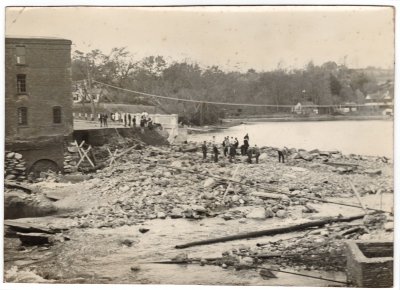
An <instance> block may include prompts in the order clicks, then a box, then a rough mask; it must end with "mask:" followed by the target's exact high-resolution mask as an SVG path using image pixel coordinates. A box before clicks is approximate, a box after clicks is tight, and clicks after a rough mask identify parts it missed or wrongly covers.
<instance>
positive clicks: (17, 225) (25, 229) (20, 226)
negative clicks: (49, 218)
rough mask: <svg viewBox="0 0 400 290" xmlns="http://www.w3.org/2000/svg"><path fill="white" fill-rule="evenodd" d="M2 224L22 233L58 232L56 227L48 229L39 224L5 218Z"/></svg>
mask: <svg viewBox="0 0 400 290" xmlns="http://www.w3.org/2000/svg"><path fill="white" fill-rule="evenodd" d="M4 225H5V226H8V227H10V228H12V229H13V230H16V231H19V232H22V233H32V232H36V233H45V234H54V233H56V232H59V231H58V230H56V229H50V228H47V227H43V226H39V225H32V224H29V223H24V222H17V221H12V220H5V221H4Z"/></svg>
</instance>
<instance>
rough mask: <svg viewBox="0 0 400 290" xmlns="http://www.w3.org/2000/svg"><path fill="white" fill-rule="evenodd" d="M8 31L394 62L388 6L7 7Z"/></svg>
mask: <svg viewBox="0 0 400 290" xmlns="http://www.w3.org/2000/svg"><path fill="white" fill-rule="evenodd" d="M6 35H18V36H55V37H62V38H66V39H70V40H72V42H73V47H72V50H80V51H83V52H88V51H90V50H92V49H100V50H101V51H103V52H104V53H109V52H110V51H111V48H113V47H127V49H128V50H129V51H130V52H131V53H132V54H134V57H135V58H137V59H141V58H142V57H145V56H150V55H162V56H164V57H166V58H167V60H169V61H181V60H190V61H193V62H198V63H199V64H200V65H201V66H204V67H205V66H211V65H217V66H219V67H220V68H221V69H223V70H226V71H232V70H239V71H247V70H248V69H250V68H253V69H255V70H257V71H268V70H272V69H275V68H277V67H278V65H279V66H281V67H284V68H289V69H292V68H302V67H304V66H305V65H306V64H307V63H308V62H309V61H313V62H314V64H317V65H320V64H322V63H324V62H327V61H335V62H337V63H338V64H343V63H345V64H346V65H347V66H349V67H352V68H364V67H367V66H375V67H381V68H393V64H394V11H393V10H392V8H389V7H365V6H364V7H360V6H358V7H355V6H346V7H345V6H342V7H337V6H336V7H335V6H328V7H322V6H320V7H316V6H314V7H312V6H308V7H305V6H303V7H300V6H297V7H294V6H291V7H290V6H269V7H265V6H264V7H243V6H242V7H157V8H155V7H147V8H145V7H142V8H140V7H56V8H54V7H53V8H50V7H31V8H28V7H27V8H24V9H23V8H22V7H15V8H7V10H6Z"/></svg>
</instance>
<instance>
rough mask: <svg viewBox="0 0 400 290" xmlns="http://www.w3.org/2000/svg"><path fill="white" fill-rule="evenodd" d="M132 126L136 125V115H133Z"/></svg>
mask: <svg viewBox="0 0 400 290" xmlns="http://www.w3.org/2000/svg"><path fill="white" fill-rule="evenodd" d="M132 126H133V127H136V116H133V119H132Z"/></svg>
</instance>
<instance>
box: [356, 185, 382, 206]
mask: <svg viewBox="0 0 400 290" xmlns="http://www.w3.org/2000/svg"><path fill="white" fill-rule="evenodd" d="M349 183H350V186H351V188H352V189H353V192H354V194H355V196H356V197H357V200H358V202H359V204H360V205H361V207H362V209H363V210H364V211H365V212H367V209H366V207H365V205H364V203H363V202H362V200H361V197H360V195H359V194H358V191H357V189H356V187H355V186H354V184H353V183H352V182H351V181H350V180H349ZM381 209H382V208H381Z"/></svg>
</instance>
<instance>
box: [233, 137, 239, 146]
mask: <svg viewBox="0 0 400 290" xmlns="http://www.w3.org/2000/svg"><path fill="white" fill-rule="evenodd" d="M234 144H235V149H238V148H239V140H238V139H237V138H236V137H235V143H234Z"/></svg>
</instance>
